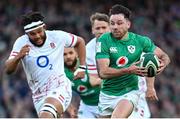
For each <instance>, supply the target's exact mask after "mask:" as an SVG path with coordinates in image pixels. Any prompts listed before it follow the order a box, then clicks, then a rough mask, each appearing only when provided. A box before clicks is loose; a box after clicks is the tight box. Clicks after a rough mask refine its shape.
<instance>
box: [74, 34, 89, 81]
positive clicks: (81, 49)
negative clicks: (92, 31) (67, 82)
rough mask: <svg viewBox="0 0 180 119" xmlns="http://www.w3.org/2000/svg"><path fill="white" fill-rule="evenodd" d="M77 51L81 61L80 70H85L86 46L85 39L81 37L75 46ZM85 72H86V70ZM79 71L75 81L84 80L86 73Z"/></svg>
mask: <svg viewBox="0 0 180 119" xmlns="http://www.w3.org/2000/svg"><path fill="white" fill-rule="evenodd" d="M75 49H76V50H77V53H78V57H79V61H80V68H85V59H86V46H85V42H84V39H83V38H81V37H78V38H77V43H76V45H75ZM84 71H85V70H84ZM84 71H79V72H78V73H77V75H76V76H75V77H74V79H81V78H84V76H85V72H84Z"/></svg>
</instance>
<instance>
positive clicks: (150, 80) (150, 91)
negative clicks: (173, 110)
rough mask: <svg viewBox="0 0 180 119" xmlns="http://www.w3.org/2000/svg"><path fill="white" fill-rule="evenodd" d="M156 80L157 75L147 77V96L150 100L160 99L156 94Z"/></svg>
mask: <svg viewBox="0 0 180 119" xmlns="http://www.w3.org/2000/svg"><path fill="white" fill-rule="evenodd" d="M154 81H155V77H146V82H147V83H146V85H147V91H146V98H147V99H148V100H150V101H155V100H158V97H157V95H156V90H155V88H154Z"/></svg>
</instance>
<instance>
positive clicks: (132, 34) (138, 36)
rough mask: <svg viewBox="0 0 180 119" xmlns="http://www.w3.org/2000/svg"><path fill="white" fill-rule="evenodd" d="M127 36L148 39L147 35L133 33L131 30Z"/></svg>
mask: <svg viewBox="0 0 180 119" xmlns="http://www.w3.org/2000/svg"><path fill="white" fill-rule="evenodd" d="M129 38H131V39H137V40H144V39H149V37H147V36H145V35H140V34H136V33H133V32H129Z"/></svg>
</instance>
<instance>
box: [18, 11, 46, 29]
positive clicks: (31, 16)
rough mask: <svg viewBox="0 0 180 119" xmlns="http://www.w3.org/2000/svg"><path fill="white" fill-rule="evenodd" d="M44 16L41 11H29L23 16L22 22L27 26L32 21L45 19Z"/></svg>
mask: <svg viewBox="0 0 180 119" xmlns="http://www.w3.org/2000/svg"><path fill="white" fill-rule="evenodd" d="M43 19H44V17H43V16H42V15H41V13H40V12H29V13H27V14H25V15H23V16H22V20H21V24H22V25H23V26H26V25H27V24H30V23H32V22H36V21H43Z"/></svg>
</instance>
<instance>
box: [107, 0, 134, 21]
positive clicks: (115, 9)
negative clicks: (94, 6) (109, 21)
mask: <svg viewBox="0 0 180 119" xmlns="http://www.w3.org/2000/svg"><path fill="white" fill-rule="evenodd" d="M114 14H124V17H125V18H127V19H130V18H131V11H130V10H129V9H128V8H127V7H124V6H122V5H119V4H116V5H114V6H112V8H111V9H110V10H109V15H110V16H111V15H114Z"/></svg>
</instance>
